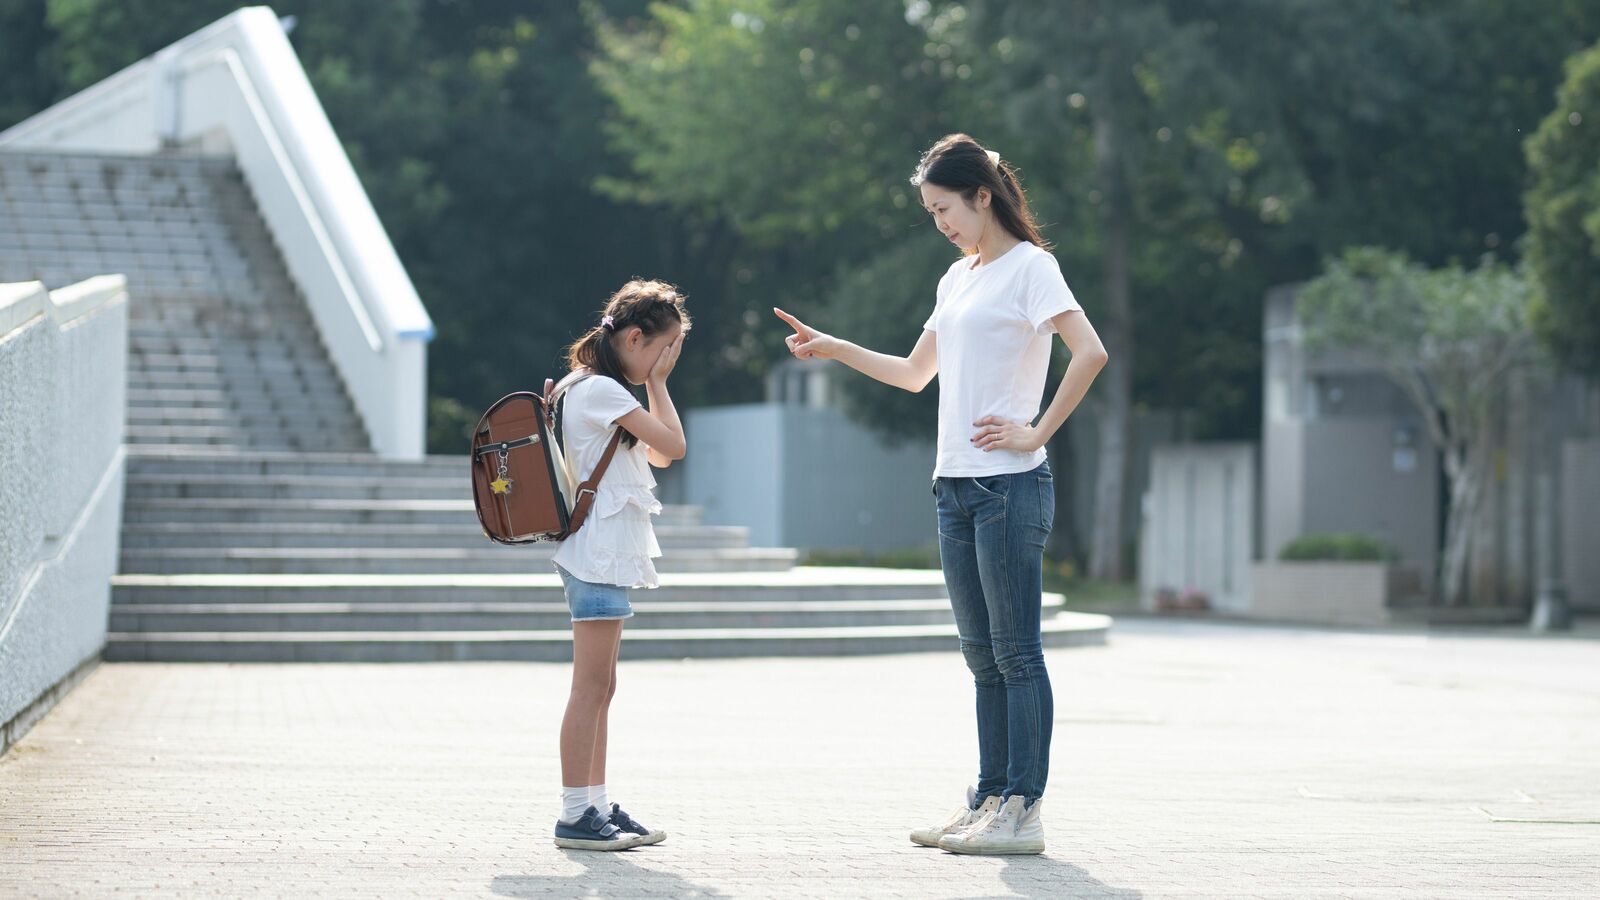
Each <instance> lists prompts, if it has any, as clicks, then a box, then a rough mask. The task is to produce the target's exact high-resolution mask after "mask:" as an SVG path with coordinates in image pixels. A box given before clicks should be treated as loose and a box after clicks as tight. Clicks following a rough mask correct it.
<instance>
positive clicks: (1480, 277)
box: [1298, 248, 1538, 605]
mask: <svg viewBox="0 0 1600 900" xmlns="http://www.w3.org/2000/svg"><path fill="white" fill-rule="evenodd" d="M1531 292H1532V288H1531V286H1530V285H1529V283H1528V280H1527V278H1525V277H1524V276H1523V275H1522V274H1520V273H1518V272H1516V271H1513V270H1512V269H1510V268H1508V267H1507V266H1505V265H1503V264H1496V263H1494V262H1492V261H1489V260H1485V261H1484V262H1483V263H1482V264H1481V265H1480V266H1479V267H1478V268H1476V269H1471V270H1468V269H1463V268H1461V267H1460V266H1455V265H1452V266H1447V267H1444V268H1439V269H1428V268H1426V267H1424V266H1422V265H1420V264H1418V263H1414V262H1412V261H1410V260H1409V259H1407V258H1406V257H1405V256H1404V255H1403V254H1399V253H1395V252H1393V251H1388V250H1380V249H1375V248H1357V249H1353V250H1350V251H1349V252H1347V253H1346V254H1345V255H1344V256H1343V257H1342V258H1339V259H1336V260H1333V261H1332V262H1330V263H1329V264H1328V266H1327V269H1326V271H1325V272H1324V273H1323V274H1322V275H1321V276H1319V277H1318V278H1316V279H1315V280H1313V281H1311V282H1310V283H1308V284H1307V285H1306V286H1305V288H1304V289H1303V291H1302V292H1301V294H1300V297H1299V301H1298V305H1299V310H1300V315H1301V318H1302V320H1303V322H1304V323H1305V327H1306V342H1307V345H1308V346H1310V347H1313V348H1339V349H1346V350H1350V351H1354V352H1356V353H1358V354H1360V355H1361V356H1362V357H1363V358H1364V359H1366V360H1367V361H1368V362H1370V363H1371V364H1373V365H1374V366H1376V367H1377V368H1379V369H1380V370H1382V371H1383V372H1384V373H1386V374H1387V375H1388V376H1389V377H1390V378H1391V379H1393V381H1394V383H1395V384H1397V385H1399V387H1400V389H1401V390H1402V391H1404V392H1405V394H1406V396H1407V397H1408V398H1410V400H1411V403H1412V405H1414V406H1415V407H1416V409H1417V412H1418V413H1419V414H1420V415H1421V417H1422V420H1423V422H1424V423H1425V426H1426V427H1427V429H1428V436H1429V437H1430V438H1431V439H1432V440H1433V443H1434V445H1435V446H1436V447H1438V448H1439V450H1440V453H1441V454H1442V456H1443V460H1444V469H1445V475H1446V477H1447V478H1448V480H1449V485H1450V497H1449V505H1448V511H1447V513H1446V520H1445V541H1444V552H1443V554H1442V556H1441V558H1440V563H1439V570H1440V590H1439V593H1440V595H1441V599H1442V600H1443V601H1444V602H1445V603H1446V604H1449V605H1461V604H1464V603H1465V602H1466V600H1467V566H1468V562H1469V560H1470V558H1471V555H1472V552H1473V545H1472V542H1473V536H1474V534H1475V533H1477V531H1478V529H1477V528H1475V527H1474V526H1475V525H1476V521H1475V517H1476V516H1477V515H1478V512H1479V509H1480V504H1481V502H1482V499H1483V494H1484V491H1485V490H1486V488H1487V487H1488V484H1489V479H1490V475H1491V470H1492V467H1493V453H1492V452H1491V451H1492V448H1493V439H1492V433H1491V431H1490V426H1491V424H1492V423H1493V422H1494V421H1495V420H1496V419H1498V418H1499V417H1500V416H1501V414H1502V411H1503V409H1504V406H1505V404H1506V402H1507V391H1506V384H1507V381H1508V379H1509V377H1510V376H1512V375H1514V374H1515V373H1517V372H1519V371H1522V370H1526V369H1528V368H1530V367H1532V366H1534V365H1535V364H1536V363H1537V361H1538V355H1537V352H1536V345H1535V342H1534V339H1533V331H1532V327H1531V325H1530V323H1529V320H1528V306H1529V304H1528V300H1529V296H1530V294H1531Z"/></svg>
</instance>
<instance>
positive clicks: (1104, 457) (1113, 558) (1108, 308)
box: [1089, 100, 1133, 580]
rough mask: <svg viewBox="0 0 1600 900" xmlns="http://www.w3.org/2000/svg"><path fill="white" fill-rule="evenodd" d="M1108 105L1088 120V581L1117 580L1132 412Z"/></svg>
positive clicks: (1124, 209)
mask: <svg viewBox="0 0 1600 900" xmlns="http://www.w3.org/2000/svg"><path fill="white" fill-rule="evenodd" d="M1110 105H1111V101H1110V100H1103V101H1101V102H1100V103H1099V104H1097V112H1096V113H1095V120H1094V149H1095V175H1096V182H1097V184H1098V186H1099V189H1100V194H1101V201H1100V202H1101V210H1102V212H1101V222H1102V224H1103V226H1104V229H1105V235H1104V241H1105V250H1104V252H1103V254H1102V257H1101V263H1102V267H1103V273H1104V290H1105V315H1104V316H1101V317H1099V320H1098V321H1097V323H1096V330H1098V331H1099V332H1100V335H1101V338H1102V339H1103V340H1104V342H1105V346H1106V352H1107V353H1108V354H1109V355H1110V359H1109V361H1107V363H1106V367H1105V369H1104V370H1103V371H1102V372H1101V373H1100V377H1099V378H1098V379H1096V381H1097V384H1096V393H1097V394H1099V396H1100V403H1099V404H1098V406H1099V412H1100V417H1099V418H1100V423H1099V425H1100V448H1099V460H1098V462H1099V466H1098V468H1097V470H1096V475H1095V490H1094V546H1093V550H1092V552H1091V555H1090V557H1089V575H1090V576H1091V577H1093V578H1098V579H1108V580H1120V579H1122V578H1124V577H1125V576H1126V574H1127V573H1126V566H1125V563H1126V561H1125V560H1124V559H1123V554H1122V545H1123V535H1122V532H1123V523H1122V510H1123V492H1124V490H1125V485H1126V481H1127V477H1126V476H1127V469H1128V453H1129V443H1130V442H1129V433H1130V430H1131V422H1130V417H1131V412H1132V407H1133V334H1132V328H1133V315H1132V301H1131V297H1130V285H1129V273H1128V227H1129V219H1130V218H1131V216H1132V211H1131V209H1130V208H1129V200H1128V192H1127V184H1126V181H1125V175H1124V172H1123V168H1122V160H1121V156H1120V153H1119V150H1120V141H1119V136H1118V134H1117V128H1116V123H1115V122H1114V121H1113V120H1112V116H1113V115H1114V112H1113V110H1111V109H1108V108H1107V107H1109V106H1110Z"/></svg>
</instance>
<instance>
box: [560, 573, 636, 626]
mask: <svg viewBox="0 0 1600 900" xmlns="http://www.w3.org/2000/svg"><path fill="white" fill-rule="evenodd" d="M556 571H557V572H559V573H561V584H562V586H563V587H564V588H566V591H567V608H568V609H570V610H572V621H574V622H603V621H608V620H614V619H626V618H628V617H629V616H632V615H633V604H631V603H629V602H628V589H627V588H625V587H618V586H616V585H614V584H591V583H590V582H587V581H584V580H583V579H581V578H578V577H577V576H575V575H573V574H572V573H571V572H568V571H567V570H566V569H563V568H561V567H560V566H556Z"/></svg>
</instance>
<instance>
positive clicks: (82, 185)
mask: <svg viewBox="0 0 1600 900" xmlns="http://www.w3.org/2000/svg"><path fill="white" fill-rule="evenodd" d="M104 272H123V273H125V274H126V275H127V277H128V282H129V295H130V298H131V303H130V318H131V326H130V336H129V341H130V354H129V366H130V371H129V385H128V388H129V390H128V411H127V416H128V418H127V443H128V446H129V462H128V472H127V480H126V484H127V496H126V498H125V504H124V522H123V530H122V547H121V574H119V575H118V576H116V578H115V579H114V586H113V597H112V612H111V622H110V632H111V634H110V637H109V642H108V645H107V648H106V653H105V655H106V657H107V658H108V659H120V660H195V661H199V660H230V661H250V660H268V661H279V660H283V661H288V660H307V661H311V660H316V661H417V660H462V659H565V658H568V656H569V655H570V652H571V646H570V624H569V618H568V615H567V612H566V604H565V601H564V599H563V597H562V593H561V587H560V581H559V579H558V578H557V577H556V576H555V575H554V574H553V572H552V569H551V565H550V562H549V557H550V555H551V553H552V552H553V550H552V548H550V547H519V548H507V547H501V546H498V545H495V544H492V543H490V542H489V541H488V540H487V539H486V538H485V537H484V536H483V535H482V533H481V531H480V529H479V526H478V522H477V519H476V516H475V514H474V513H473V509H472V502H471V499H470V496H469V494H468V491H467V478H468V475H467V472H468V470H467V462H466V458H465V456H462V457H432V458H428V459H425V460H422V461H420V462H395V461H386V460H381V459H379V458H378V457H376V456H375V455H374V454H372V453H371V452H370V449H369V446H370V445H369V442H368V439H367V436H366V433H365V432H364V430H363V429H362V427H361V424H360V422H359V420H358V418H357V417H356V415H355V413H354V411H353V407H352V405H351V403H350V400H349V398H348V396H347V395H346V393H345V391H344V388H343V385H342V384H341V382H340V379H339V377H338V375H337V373H336V372H335V371H334V370H333V367H332V365H331V363H330V362H329V357H328V354H327V352H326V350H325V349H324V347H323V345H322V343H321V341H320V338H319V337H318V333H317V330H316V328H315V326H314V324H313V323H312V321H311V319H310V317H309V315H308V313H307V311H306V305H305V303H304V301H303V300H302V299H301V297H300V295H299V293H298V291H297V289H296V288H295V287H294V285H293V283H292V281H291V280H290V278H289V275H288V273H287V271H286V269H285V267H284V264H283V261H282V259H281V257H280V255H279V254H278V252H277V249H276V247H275V246H274V245H273V243H272V240H271V238H270V235H269V234H268V232H267V230H266V228H265V226H264V224H263V223H262V222H261V220H260V217H259V216H258V214H257V212H256V208H255V204H254V201H253V199H252V198H251V196H250V193H249V191H248V189H247V188H246V186H245V185H244V183H243V181H242V179H241V177H240V175H239V173H238V171H237V169H236V168H234V167H233V165H232V164H231V163H229V162H227V161H225V160H217V159H210V158H200V157H165V156H163V157H130V158H123V157H101V156H61V155H48V156H41V155H35V154H19V153H9V152H7V153H0V281H19V280H27V279H31V278H38V279H41V280H44V281H45V282H46V283H47V284H64V283H68V282H71V281H75V280H78V279H80V278H82V277H85V276H88V275H94V274H100V273H104ZM657 524H658V529H657V533H658V536H659V538H660V541H661V544H662V548H663V550H664V552H665V554H666V555H665V556H664V557H663V558H662V559H661V560H659V561H658V568H659V569H660V570H661V572H662V573H663V587H662V588H661V589H660V590H656V591H640V592H636V594H635V598H634V599H635V609H636V610H637V611H638V613H639V615H637V616H636V617H635V618H634V619H633V620H631V621H630V623H629V638H628V640H627V641H624V643H623V653H624V654H625V655H626V656H629V657H635V658H637V657H680V656H684V657H688V656H736V655H795V654H835V653H881V652H895V651H905V650H926V649H950V648H953V647H954V646H955V637H954V635H955V630H954V626H953V624H952V622H951V618H950V611H949V605H948V601H947V600H946V594H945V590H944V584H943V580H942V578H941V577H940V575H939V573H938V572H925V571H893V570H873V569H819V568H805V567H796V565H795V563H796V554H795V551H793V550H790V549H784V548H759V547H751V546H749V539H748V538H749V536H748V533H747V531H746V530H745V529H743V528H730V527H720V526H708V525H706V524H704V523H703V522H702V521H701V518H700V511H699V510H698V509H694V508H688V507H669V508H668V509H667V510H666V511H665V512H664V514H663V515H662V516H661V517H660V518H659V519H658V520H657ZM1062 602H1063V601H1062V599H1061V598H1060V597H1049V598H1047V600H1046V603H1047V614H1054V613H1057V612H1058V611H1059V610H1060V609H1061V605H1062ZM1047 621H1048V623H1049V624H1048V625H1047V634H1046V640H1047V643H1050V644H1053V645H1062V644H1071V643H1099V642H1102V641H1103V640H1104V636H1105V631H1106V626H1107V624H1108V623H1107V622H1106V620H1104V619H1103V618H1102V617H1084V616H1077V615H1075V614H1071V613H1061V614H1059V615H1048V618H1047Z"/></svg>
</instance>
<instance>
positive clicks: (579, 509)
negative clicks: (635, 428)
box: [545, 372, 622, 534]
mask: <svg viewBox="0 0 1600 900" xmlns="http://www.w3.org/2000/svg"><path fill="white" fill-rule="evenodd" d="M592 377H594V373H593V372H573V373H572V374H570V375H568V376H567V377H565V378H563V379H561V383H560V384H557V385H555V386H554V387H553V388H552V387H551V385H550V382H549V380H548V379H547V380H546V381H545V397H546V402H545V411H546V415H548V416H550V418H551V424H552V428H554V427H555V425H554V421H555V416H556V410H557V409H560V410H562V411H563V412H562V415H561V420H562V421H561V425H560V429H561V432H562V444H563V445H564V444H565V443H566V440H565V438H566V415H565V412H564V411H565V409H566V394H567V391H568V390H569V389H570V388H571V387H572V386H573V385H575V384H577V383H578V382H580V381H583V380H584V379H587V378H592ZM620 443H622V426H621V425H618V426H617V427H616V428H615V429H614V430H613V431H612V432H611V442H610V443H608V444H606V452H605V453H602V454H601V455H600V462H599V463H597V464H596V465H595V467H594V471H593V472H591V473H589V479H588V480H587V481H585V482H583V483H582V484H580V485H578V490H577V498H578V499H577V500H575V501H573V504H572V513H571V515H570V516H569V517H568V519H567V534H573V533H574V532H576V531H577V530H578V529H579V528H582V527H583V522H584V520H585V519H587V518H589V508H590V507H592V506H594V498H595V492H596V491H597V490H598V489H599V487H600V479H601V478H603V477H605V474H606V469H607V468H608V467H609V466H610V465H611V458H612V457H614V456H616V455H617V445H618V444H620Z"/></svg>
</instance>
